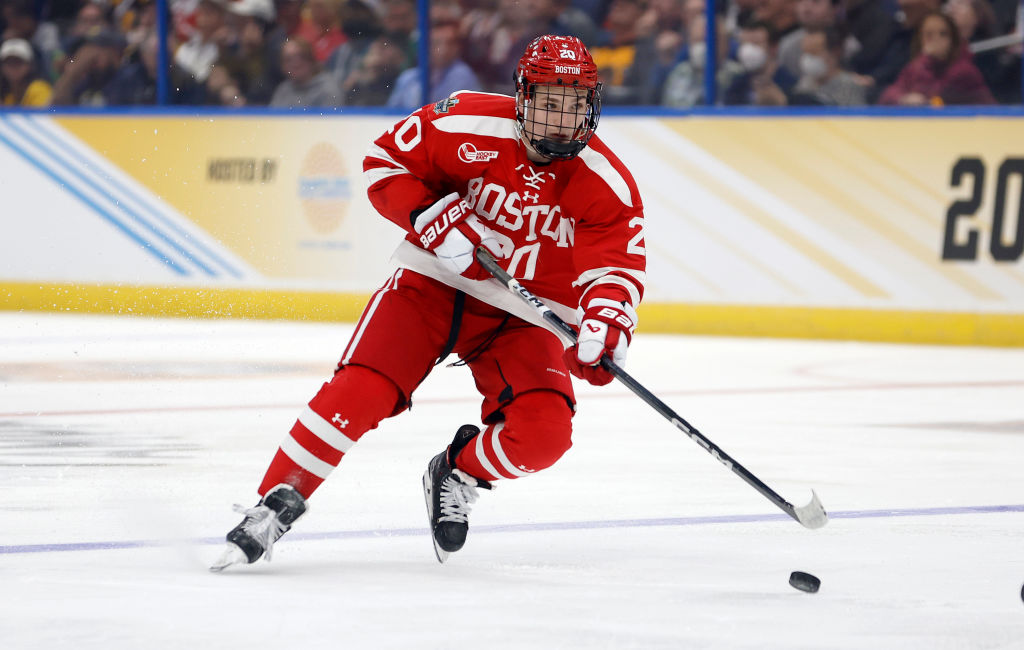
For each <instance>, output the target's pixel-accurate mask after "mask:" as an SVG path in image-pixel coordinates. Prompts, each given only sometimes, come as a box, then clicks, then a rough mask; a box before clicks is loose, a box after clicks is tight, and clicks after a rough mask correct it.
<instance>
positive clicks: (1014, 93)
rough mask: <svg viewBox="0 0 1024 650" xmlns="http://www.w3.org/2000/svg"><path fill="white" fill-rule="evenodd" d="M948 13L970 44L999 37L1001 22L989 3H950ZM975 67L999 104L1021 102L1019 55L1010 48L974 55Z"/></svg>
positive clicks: (982, 0)
mask: <svg viewBox="0 0 1024 650" xmlns="http://www.w3.org/2000/svg"><path fill="white" fill-rule="evenodd" d="M946 12H947V13H949V17H950V18H952V19H953V22H954V23H956V26H957V31H958V32H959V33H960V39H961V40H962V41H963V42H964V43H966V44H968V45H972V44H974V43H977V42H979V41H984V40H986V39H990V38H993V37H995V36H999V31H998V30H999V23H998V21H997V20H996V15H995V12H994V11H993V10H992V6H991V5H989V3H988V1H987V0H949V2H948V3H947V4H946ZM972 51H973V50H972ZM974 64H975V65H976V66H978V70H980V71H981V76H982V77H984V78H985V85H987V86H988V88H989V90H991V91H992V94H993V95H994V96H995V98H996V100H997V101H999V102H1000V103H1010V104H1016V103H1019V102H1020V99H1021V87H1020V84H1021V77H1020V53H1019V52H1018V53H1014V52H1013V51H1012V49H1011V48H1007V47H999V48H995V49H990V50H983V51H980V52H974Z"/></svg>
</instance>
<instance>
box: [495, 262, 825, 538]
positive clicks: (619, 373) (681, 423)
mask: <svg viewBox="0 0 1024 650" xmlns="http://www.w3.org/2000/svg"><path fill="white" fill-rule="evenodd" d="M476 259H477V260H478V261H479V262H480V264H481V265H483V267H484V268H485V269H487V271H488V273H490V274H491V275H492V276H494V277H495V278H496V279H497V280H499V281H500V282H501V283H502V284H504V285H505V286H507V287H508V289H509V291H511V292H512V293H514V294H516V295H518V296H519V297H520V298H522V299H523V300H524V301H525V302H526V303H528V304H529V305H530V306H531V307H533V308H534V309H535V310H536V311H537V313H538V314H539V315H540V316H541V318H543V319H544V320H546V321H547V322H548V323H550V324H551V325H553V326H554V327H555V328H556V329H557V330H558V331H560V332H562V333H563V334H565V335H566V336H567V337H568V338H569V339H570V340H572V341H575V340H576V331H575V330H573V328H572V327H570V326H569V324H568V323H566V322H565V321H564V320H562V319H561V318H559V317H558V315H557V314H555V312H553V311H551V309H550V308H549V307H548V306H547V305H545V304H544V303H543V302H541V301H540V299H539V298H537V296H535V295H533V293H531V292H530V290H529V289H527V288H526V287H524V286H523V285H521V284H520V283H519V282H518V281H517V280H516V279H515V278H513V277H512V276H511V275H509V274H508V273H507V272H506V271H505V269H503V268H501V266H499V265H498V263H497V262H496V261H495V260H494V258H493V257H492V256H491V254H490V253H489V252H488V251H487V250H486V249H484V248H478V249H477V251H476ZM601 367H602V368H604V369H605V370H607V371H608V372H610V373H611V374H612V375H613V376H614V377H615V378H616V379H618V380H619V381H620V382H622V383H623V384H625V385H626V388H628V389H629V390H631V391H633V393H634V394H636V396H637V397H639V398H640V399H642V400H643V401H645V402H647V404H648V405H649V406H650V407H651V408H653V409H654V410H655V411H657V412H658V413H660V414H661V415H662V416H663V417H664V418H665V419H666V420H668V421H669V422H671V423H672V424H674V425H675V427H676V428H677V429H679V430H680V431H682V432H683V433H685V434H686V435H687V436H689V437H690V439H691V440H693V441H694V442H696V443H697V444H698V445H700V446H701V447H703V448H704V450H705V451H707V452H708V453H709V454H711V455H712V456H713V457H714V458H715V459H716V460H717V461H718V462H720V463H722V464H723V465H725V466H726V467H728V468H729V469H730V470H732V472H733V474H736V475H737V476H739V477H740V478H741V479H743V480H744V481H746V482H747V484H748V485H750V487H752V488H754V489H755V490H757V491H758V492H760V493H761V494H762V495H764V496H765V497H766V498H767V499H768V500H769V501H771V502H772V503H774V504H775V505H776V506H777V507H778V508H779V509H780V510H782V511H783V512H785V513H786V514H787V515H789V516H790V517H792V518H793V519H795V520H796V521H798V522H799V523H800V524H801V525H802V526H804V527H806V528H821V527H822V526H824V525H825V524H827V523H828V515H827V514H826V513H825V508H824V507H823V506H822V505H821V501H820V500H819V499H818V495H817V493H815V491H814V490H811V502H810V503H808V504H807V505H805V506H800V507H796V506H794V505H793V504H792V503H790V502H789V501H786V500H785V499H783V498H782V497H781V496H779V495H778V493H777V492H775V490H773V489H771V488H770V487H768V486H767V485H765V483H764V482H763V481H762V480H761V479H759V478H757V477H756V476H754V475H753V474H751V473H750V471H749V470H748V469H747V468H746V467H744V466H743V465H740V464H739V463H738V462H736V461H735V460H733V458H732V456H730V455H729V454H727V453H725V452H724V451H723V450H722V448H721V447H719V446H718V445H716V444H715V443H713V442H711V441H710V440H708V439H707V438H706V437H705V436H704V434H702V433H701V432H700V431H698V430H697V429H696V428H695V427H693V426H692V425H691V424H690V423H689V422H687V421H686V420H684V419H683V418H682V416H680V415H679V414H678V413H676V412H675V411H673V410H672V409H671V408H669V406H668V405H667V404H665V403H664V402H662V401H661V400H660V399H658V398H657V397H655V396H654V394H652V393H651V392H650V391H649V390H647V389H646V388H644V387H643V386H642V385H640V382H638V381H637V380H635V379H633V378H632V377H631V376H630V375H629V374H627V373H626V371H625V370H623V369H622V368H620V367H619V366H617V365H615V362H614V361H612V360H611V359H610V358H608V355H604V356H602V357H601Z"/></svg>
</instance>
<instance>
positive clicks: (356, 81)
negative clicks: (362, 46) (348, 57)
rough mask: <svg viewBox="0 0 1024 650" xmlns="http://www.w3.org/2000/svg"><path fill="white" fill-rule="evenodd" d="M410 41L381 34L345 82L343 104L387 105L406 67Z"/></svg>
mask: <svg viewBox="0 0 1024 650" xmlns="http://www.w3.org/2000/svg"><path fill="white" fill-rule="evenodd" d="M406 43H407V42H406V41H405V40H395V39H394V38H393V37H391V36H388V35H381V36H379V37H377V38H376V39H375V40H374V41H373V43H371V44H370V47H369V49H368V50H367V51H366V56H364V57H363V58H362V60H361V61H360V62H359V65H358V67H356V69H355V70H353V71H352V74H350V75H349V77H348V79H346V80H345V83H344V84H343V85H342V96H343V98H344V101H343V103H344V104H345V105H347V106H383V105H384V104H386V103H387V101H388V99H389V98H390V97H391V93H392V92H393V91H394V87H395V82H396V81H397V80H398V75H399V74H400V73H401V72H402V70H403V69H404V67H405V61H406V52H407V46H406Z"/></svg>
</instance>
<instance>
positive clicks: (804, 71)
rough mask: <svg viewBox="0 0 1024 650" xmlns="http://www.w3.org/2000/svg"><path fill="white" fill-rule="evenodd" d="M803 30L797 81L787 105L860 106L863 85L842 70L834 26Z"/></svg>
mask: <svg viewBox="0 0 1024 650" xmlns="http://www.w3.org/2000/svg"><path fill="white" fill-rule="evenodd" d="M801 31H803V43H802V49H803V53H802V55H801V56H800V80H799V81H798V82H797V85H796V87H795V88H794V89H793V93H792V95H791V96H790V102H789V103H790V104H798V105H799V104H804V105H806V104H812V105H822V106H863V105H864V104H865V103H866V88H865V87H864V84H862V83H860V82H859V81H858V80H857V76H856V75H854V74H852V73H850V72H847V71H845V70H843V69H842V68H841V67H840V60H841V59H842V55H843V40H842V37H841V36H840V35H839V31H838V30H837V29H836V28H835V27H812V28H810V29H806V30H801Z"/></svg>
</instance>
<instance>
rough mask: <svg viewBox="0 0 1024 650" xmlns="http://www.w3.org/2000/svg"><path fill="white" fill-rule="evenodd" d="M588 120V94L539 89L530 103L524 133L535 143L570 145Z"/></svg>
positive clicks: (579, 90)
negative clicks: (545, 141) (551, 142)
mask: <svg viewBox="0 0 1024 650" xmlns="http://www.w3.org/2000/svg"><path fill="white" fill-rule="evenodd" d="M586 117H587V90H586V89H585V88H574V87H572V86H557V85H538V86H536V87H535V90H534V93H533V97H532V98H530V99H529V100H527V102H526V112H525V120H524V125H523V126H524V130H525V132H526V135H527V136H528V138H529V139H530V140H531V141H532V140H553V141H555V142H569V141H570V140H572V139H573V138H574V137H576V136H578V135H579V130H580V129H582V128H584V122H585V121H586Z"/></svg>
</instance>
